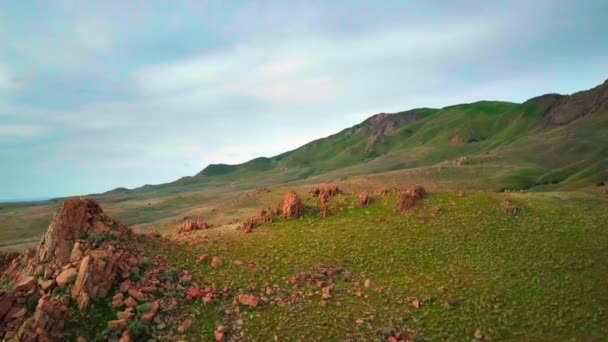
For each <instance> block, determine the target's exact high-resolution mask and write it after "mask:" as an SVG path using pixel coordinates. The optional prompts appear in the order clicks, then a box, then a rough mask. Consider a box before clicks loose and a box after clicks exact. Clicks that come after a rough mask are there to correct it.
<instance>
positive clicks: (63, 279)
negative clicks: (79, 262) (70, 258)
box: [55, 267, 78, 288]
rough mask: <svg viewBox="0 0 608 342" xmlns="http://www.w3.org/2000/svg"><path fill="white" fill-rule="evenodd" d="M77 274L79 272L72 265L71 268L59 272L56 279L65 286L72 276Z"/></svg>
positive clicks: (60, 285) (59, 284)
mask: <svg viewBox="0 0 608 342" xmlns="http://www.w3.org/2000/svg"><path fill="white" fill-rule="evenodd" d="M77 274H78V272H76V269H75V268H73V267H70V268H68V269H66V270H64V271H63V272H61V273H59V275H58V276H57V278H55V281H56V282H57V285H58V286H59V287H61V288H65V287H66V285H67V284H68V281H69V280H70V278H72V277H76V275H77Z"/></svg>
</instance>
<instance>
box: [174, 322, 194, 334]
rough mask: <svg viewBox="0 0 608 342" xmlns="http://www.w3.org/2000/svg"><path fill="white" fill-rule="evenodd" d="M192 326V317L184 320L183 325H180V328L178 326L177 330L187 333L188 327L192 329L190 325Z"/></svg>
mask: <svg viewBox="0 0 608 342" xmlns="http://www.w3.org/2000/svg"><path fill="white" fill-rule="evenodd" d="M191 326H192V320H191V319H190V318H188V319H186V320H184V322H183V323H182V325H180V326H179V328H177V331H178V332H179V333H180V334H183V333H185V332H186V331H188V329H190V327H191Z"/></svg>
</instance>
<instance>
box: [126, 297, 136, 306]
mask: <svg viewBox="0 0 608 342" xmlns="http://www.w3.org/2000/svg"><path fill="white" fill-rule="evenodd" d="M125 305H126V306H128V307H130V308H134V307H136V306H137V301H136V300H135V299H134V298H133V297H129V298H127V299H126V300H125Z"/></svg>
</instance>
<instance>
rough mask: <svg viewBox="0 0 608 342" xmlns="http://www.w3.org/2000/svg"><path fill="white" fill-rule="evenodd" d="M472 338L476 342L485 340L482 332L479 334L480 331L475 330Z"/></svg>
mask: <svg viewBox="0 0 608 342" xmlns="http://www.w3.org/2000/svg"><path fill="white" fill-rule="evenodd" d="M473 337H474V338H475V339H476V340H478V341H481V340H483V339H484V338H485V336H484V334H483V332H481V330H480V329H477V330H475V333H474V334H473Z"/></svg>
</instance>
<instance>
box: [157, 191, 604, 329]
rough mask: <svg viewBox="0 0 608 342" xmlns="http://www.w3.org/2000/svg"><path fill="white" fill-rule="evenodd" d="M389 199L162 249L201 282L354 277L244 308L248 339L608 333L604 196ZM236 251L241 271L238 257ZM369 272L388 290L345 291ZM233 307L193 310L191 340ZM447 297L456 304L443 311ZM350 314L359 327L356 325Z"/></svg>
mask: <svg viewBox="0 0 608 342" xmlns="http://www.w3.org/2000/svg"><path fill="white" fill-rule="evenodd" d="M507 196H510V198H513V199H514V201H515V202H516V203H517V204H519V205H521V206H523V207H524V211H523V212H522V213H521V214H520V215H519V216H515V217H511V216H505V215H503V214H502V212H501V211H500V203H501V201H502V199H503V198H505V197H507ZM395 200H396V199H395V198H387V199H383V200H380V201H377V202H376V203H375V204H373V205H372V206H371V207H370V208H368V209H354V208H351V207H349V206H348V204H347V205H346V206H343V207H342V210H339V209H338V208H337V207H335V206H334V208H333V210H334V215H332V216H331V217H330V218H327V219H321V218H318V217H316V215H315V216H311V215H309V216H306V217H304V218H303V219H300V220H296V221H282V222H278V223H275V224H272V225H267V226H264V227H263V228H261V229H259V230H257V231H255V233H253V234H243V233H241V232H232V231H220V230H218V231H213V230H211V231H208V232H205V233H202V236H201V237H200V238H203V236H204V239H205V241H206V243H205V244H200V245H196V246H195V247H178V246H174V247H172V249H171V250H158V251H157V253H162V254H164V255H166V256H168V257H169V258H172V261H173V262H174V263H176V264H178V265H180V266H182V267H187V268H191V269H193V271H194V274H195V276H196V277H197V278H198V279H200V280H201V281H203V282H204V283H211V282H214V283H216V284H217V285H218V286H219V287H223V286H229V287H231V288H234V289H236V291H237V293H241V292H242V293H245V292H246V293H254V294H257V295H261V293H259V291H260V290H259V289H260V288H263V287H264V285H265V284H266V283H270V284H277V285H279V286H280V287H281V288H283V289H286V290H288V292H289V291H291V287H290V286H289V285H288V283H287V279H289V277H290V276H292V275H295V274H297V273H298V272H300V271H306V270H310V269H311V268H312V267H314V265H316V264H318V263H323V264H328V265H340V266H342V267H344V268H345V269H346V270H347V271H349V272H350V273H352V278H353V279H352V281H339V282H338V283H337V287H336V290H335V291H334V293H333V298H332V299H330V300H329V302H328V305H327V306H325V307H323V306H321V305H320V302H321V300H320V295H319V294H318V293H316V294H314V295H313V296H312V297H310V298H305V299H304V300H303V301H302V302H300V303H299V304H297V305H295V306H293V307H289V308H280V307H276V306H268V305H266V306H263V307H261V308H258V309H247V310H244V312H243V313H242V314H241V318H242V319H243V320H244V326H243V329H244V333H245V337H246V339H248V340H272V339H274V337H275V336H277V337H278V338H279V339H281V340H297V339H304V340H310V339H318V338H321V339H324V340H344V339H364V340H369V339H372V338H375V337H376V336H377V334H378V331H380V330H382V329H383V328H393V329H396V330H401V329H408V330H411V331H414V332H415V334H416V335H418V336H420V337H422V338H426V339H428V340H435V341H447V340H467V339H470V338H471V337H472V335H473V332H474V331H475V329H478V328H479V329H482V330H483V331H484V333H486V334H487V335H489V336H490V337H492V338H493V339H495V340H530V341H537V340H564V339H570V338H573V339H576V340H600V339H601V338H602V337H605V336H607V335H608V329H607V327H608V325H606V324H605V323H606V321H607V319H608V316H607V314H608V313H607V310H608V290H607V289H606V287H605V279H606V278H607V277H608V264H607V263H606V258H607V257H608V232H607V231H606V225H605V222H608V211H607V210H606V208H607V202H606V200H605V199H601V198H597V197H593V196H589V195H572V194H563V193H554V194H551V193H548V194H539V195H534V194H527V195H519V194H518V195H515V194H512V195H499V194H487V193H475V194H471V195H469V196H467V197H463V198H461V197H457V196H455V195H453V194H450V193H441V194H433V195H431V197H430V198H429V199H428V200H425V201H424V205H423V208H422V209H420V210H418V211H415V212H411V213H408V214H405V215H403V214H398V213H396V212H395V211H394V210H393V206H394V203H395ZM437 206H438V207H440V208H441V211H440V212H439V213H438V214H436V215H434V214H433V212H432V210H431V209H432V208H433V207H437ZM203 246H204V247H203ZM203 253H205V254H209V255H219V256H220V257H222V258H223V259H224V266H223V267H221V268H219V269H217V270H214V269H211V268H210V266H208V265H195V264H194V261H195V260H196V257H197V256H198V255H199V254H203ZM237 259H239V260H243V261H245V262H246V264H247V266H235V265H233V264H232V261H234V260H237ZM368 278H369V279H372V280H373V281H374V282H375V283H376V284H377V286H380V287H381V288H382V291H381V292H376V291H374V290H371V289H365V288H362V286H359V287H358V288H361V289H362V290H363V291H364V293H365V295H366V297H365V298H359V297H355V296H353V295H352V294H349V293H348V291H349V290H352V289H353V288H355V287H357V286H356V285H355V281H358V282H360V283H363V281H364V280H365V279H368ZM251 289H254V290H253V291H252V290H251ZM303 291H304V292H307V291H317V292H318V290H315V289H313V288H305V289H304V290H303ZM313 293H314V292H313ZM414 298H418V299H421V300H422V301H423V306H422V307H421V308H420V309H414V308H413V307H412V306H411V305H410V304H409V303H410V302H411V300H412V299H414ZM231 301H232V299H228V300H226V301H225V302H221V303H220V304H219V309H211V308H201V311H200V313H199V314H198V316H197V317H196V319H195V324H194V327H193V331H192V334H194V335H193V337H194V338H201V339H206V338H209V337H210V336H212V335H211V334H212V330H213V327H214V324H215V325H218V324H221V320H222V319H225V317H223V315H222V312H223V311H222V309H224V308H231ZM446 302H454V303H458V304H457V305H455V306H454V307H453V308H452V309H446V308H444V306H443V305H444V303H446ZM357 319H363V320H364V322H365V324H363V325H362V326H358V325H357V324H356V323H355V321H356V320H357ZM210 320H213V321H214V322H213V323H210ZM294 327H297V329H294Z"/></svg>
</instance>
